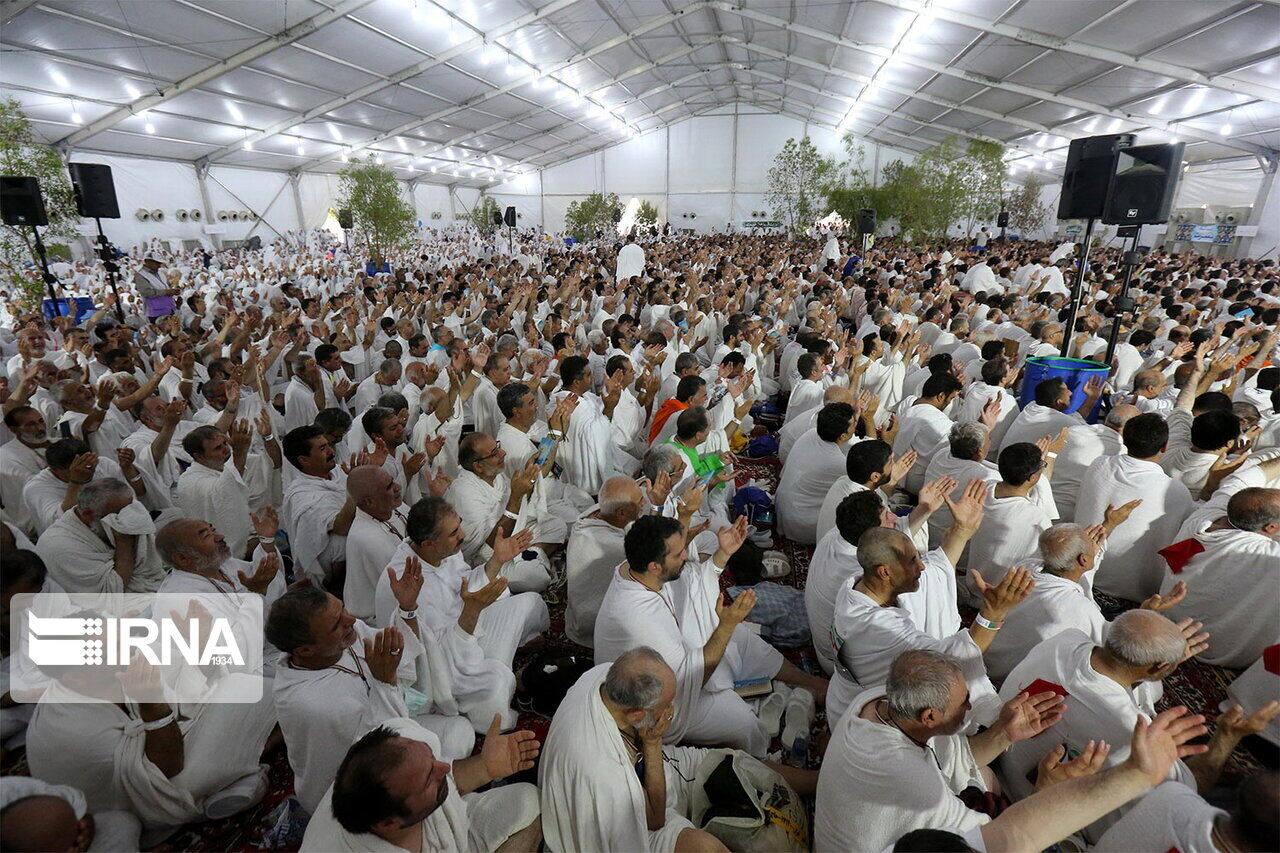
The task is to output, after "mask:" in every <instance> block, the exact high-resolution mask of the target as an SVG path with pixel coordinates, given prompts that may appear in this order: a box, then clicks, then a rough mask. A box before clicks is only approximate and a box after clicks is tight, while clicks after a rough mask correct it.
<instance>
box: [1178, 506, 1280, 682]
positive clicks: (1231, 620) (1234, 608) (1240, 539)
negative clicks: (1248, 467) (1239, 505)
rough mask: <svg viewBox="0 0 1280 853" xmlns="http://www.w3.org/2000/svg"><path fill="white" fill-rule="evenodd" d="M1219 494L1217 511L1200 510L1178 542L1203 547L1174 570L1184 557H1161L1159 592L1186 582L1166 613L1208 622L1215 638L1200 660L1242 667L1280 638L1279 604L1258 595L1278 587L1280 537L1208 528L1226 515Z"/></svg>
mask: <svg viewBox="0 0 1280 853" xmlns="http://www.w3.org/2000/svg"><path fill="white" fill-rule="evenodd" d="M1219 494H1220V495H1221V498H1219V497H1217V496H1215V498H1214V501H1213V504H1214V506H1215V508H1216V509H1217V510H1219V511H1218V512H1210V513H1197V520H1198V521H1199V523H1198V524H1196V525H1195V526H1194V528H1193V530H1192V531H1191V535H1190V536H1189V537H1184V538H1183V539H1180V540H1179V542H1187V540H1194V542H1198V543H1199V547H1201V548H1203V549H1204V550H1203V551H1200V552H1199V553H1197V554H1195V556H1193V557H1191V559H1190V560H1189V561H1187V562H1186V564H1185V565H1181V566H1178V570H1177V571H1176V572H1175V571H1174V570H1173V569H1174V566H1175V565H1176V564H1177V563H1178V562H1180V560H1177V559H1176V558H1175V559H1174V562H1172V563H1171V562H1169V560H1167V559H1165V558H1163V557H1157V560H1158V561H1159V562H1160V563H1162V564H1163V565H1164V567H1166V568H1167V571H1165V573H1164V576H1163V578H1162V580H1161V583H1160V592H1161V593H1162V594H1167V593H1168V592H1169V591H1170V590H1171V589H1172V588H1173V587H1174V585H1175V584H1177V583H1178V581H1185V582H1186V584H1187V595H1186V597H1185V598H1184V599H1183V600H1182V601H1180V602H1179V603H1178V604H1177V605H1175V606H1174V607H1172V608H1171V609H1170V610H1169V612H1168V613H1167V614H1166V615H1167V616H1168V617H1169V618H1170V619H1173V620H1174V621H1177V620H1179V619H1185V618H1187V617H1193V618H1195V619H1197V620H1199V621H1201V622H1203V623H1204V628H1205V630H1206V631H1208V632H1209V636H1210V637H1212V638H1213V642H1212V643H1210V644H1209V648H1208V649H1206V650H1205V651H1203V652H1201V653H1200V655H1199V659H1200V660H1203V661H1204V662H1205V663H1210V664H1213V665H1215V666H1228V667H1232V668H1233V669H1243V668H1244V667H1247V666H1249V665H1250V664H1252V663H1253V662H1254V661H1256V660H1257V659H1258V657H1259V656H1260V655H1261V654H1262V650H1263V649H1265V648H1266V647H1267V646H1271V645H1275V644H1276V643H1278V642H1280V612H1278V611H1280V608H1277V606H1276V602H1275V599H1274V598H1273V597H1271V596H1263V597H1262V598H1261V599H1259V598H1258V597H1257V595H1256V594H1255V593H1263V592H1264V591H1265V590H1274V589H1275V588H1276V585H1277V582H1280V541H1276V540H1275V539H1272V538H1271V537H1270V536H1266V535H1264V534H1262V533H1253V532H1250V531H1248V530H1237V529H1235V528H1233V527H1227V528H1225V529H1221V530H1209V529H1208V528H1209V527H1210V526H1211V525H1212V524H1213V523H1214V522H1216V521H1217V520H1218V519H1219V518H1221V517H1223V516H1225V515H1226V503H1227V500H1228V497H1227V496H1226V495H1223V494H1222V493H1221V492H1220V493H1219ZM1206 516H1211V517H1206ZM1184 531H1185V527H1184ZM1169 544H1175V543H1172V542H1171V543H1169ZM1188 545H1190V543H1189V542H1188ZM1191 548H1192V550H1194V548H1195V546H1194V545H1191Z"/></svg>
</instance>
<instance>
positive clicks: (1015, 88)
mask: <svg viewBox="0 0 1280 853" xmlns="http://www.w3.org/2000/svg"><path fill="white" fill-rule="evenodd" d="M708 2H710V3H711V4H712V5H714V6H717V7H718V8H721V9H726V10H729V11H732V12H734V13H735V14H738V15H741V16H742V17H744V18H747V19H749V20H753V21H758V22H760V23H763V24H769V25H771V26H774V27H779V28H785V29H791V30H794V31H795V32H797V33H799V34H800V35H805V36H809V37H810V38H814V39H818V40H819V41H824V42H826V43H828V44H833V45H836V46H838V47H846V48H849V49H850V50H857V51H862V52H863V53H870V54H872V55H875V56H880V57H884V58H889V57H893V58H894V60H895V61H897V62H902V63H905V64H908V65H914V66H916V67H918V68H924V69H926V70H929V71H936V72H938V73H940V74H946V75H947V76H949V77H956V78H958V79H961V80H965V81H967V82H969V83H973V84H975V85H978V86H986V87H987V88H991V89H1000V90H1002V91H1005V92H1014V93H1015V94H1019V95H1025V96H1026V97H1028V98H1036V99H1039V100H1044V101H1050V102H1053V103H1057V104H1062V105H1064V106H1069V107H1074V108H1076V109H1078V110H1082V111H1084V112H1088V113H1092V114H1096V115H1100V116H1106V117H1108V118H1118V119H1120V120H1121V121H1125V122H1131V123H1133V124H1137V125H1140V126H1143V127H1154V128H1158V129H1160V130H1164V131H1167V132H1169V133H1172V134H1175V135H1177V136H1179V137H1183V138H1190V139H1198V140H1201V141H1203V142H1213V143H1216V144H1218V145H1225V146H1227V147H1229V148H1235V149H1237V150H1240V151H1248V152H1249V153H1251V154H1257V155H1259V156H1263V157H1268V158H1270V157H1274V156H1276V153H1277V152H1275V151H1273V150H1271V149H1270V148H1265V147H1263V146H1261V145H1254V144H1253V143H1251V142H1244V141H1242V140H1239V139H1232V138H1231V137H1224V136H1219V135H1217V134H1215V133H1212V132H1209V131H1203V130H1199V129H1197V128H1193V127H1187V126H1184V125H1182V124H1180V123H1179V122H1177V121H1165V120H1163V119H1157V118H1153V117H1151V116H1147V115H1140V114H1138V113H1131V112H1129V111H1127V110H1121V109H1116V108H1113V107H1107V106H1103V105H1102V104H1094V103H1091V102H1089V101H1084V100H1081V99H1080V98H1075V97H1072V96H1069V95H1062V94H1058V93H1055V92H1050V91H1048V90H1047V89H1037V88H1035V87H1033V86H1026V85H1023V84H1021V83H1010V82H1008V81H1005V80H1000V79H997V78H995V77H988V76H986V75H984V74H976V73H974V72H972V71H966V70H964V69H962V68H953V67H952V66H950V65H945V64H943V63H940V62H933V61H931V60H927V59H923V58H921V57H918V56H912V55H911V54H909V53H906V52H903V53H900V54H894V52H893V51H892V50H890V49H889V48H886V47H881V46H879V45H872V44H863V43H862V42H858V41H853V40H851V39H846V38H841V37H839V36H834V35H831V34H830V33H828V32H825V31H823V30H819V29H816V28H814V27H808V26H804V25H802V24H790V23H788V22H787V21H786V20H784V19H782V18H778V17H776V16H774V15H767V14H765V13H763V12H756V11H754V10H751V9H747V8H745V7H743V6H738V5H735V4H733V3H730V2H728V0H708ZM930 8H933V7H930ZM822 70H823V71H824V72H827V71H828V69H827V68H826V67H825V66H823V68H822ZM1010 118H1011V117H1010ZM1078 118H1079V117H1076V118H1073V119H1072V121H1075V120H1078ZM1000 121H1009V118H1005V117H1001V119H1000ZM1054 132H1056V131H1054Z"/></svg>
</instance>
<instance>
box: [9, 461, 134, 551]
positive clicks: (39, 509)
mask: <svg viewBox="0 0 1280 853" xmlns="http://www.w3.org/2000/svg"><path fill="white" fill-rule="evenodd" d="M93 476H94V479H101V478H103V477H114V478H115V479H117V480H123V479H124V474H122V473H121V471H120V466H119V465H117V464H116V463H115V462H113V461H111V459H109V458H107V457H105V456H99V457H98V467H97V469H95V470H94V472H93ZM66 497H67V484H66V482H65V481H63V480H59V479H58V478H57V477H55V476H54V474H53V469H52V468H45V469H44V470H43V471H41V472H40V473H38V474H36V475H35V476H33V477H31V478H30V479H29V480H27V483H26V486H24V487H23V489H22V503H23V509H24V511H25V512H26V517H27V518H29V519H30V520H31V526H32V527H33V528H34V529H35V533H36V536H39V535H40V534H42V533H44V531H45V530H46V529H47V528H48V527H49V525H50V524H53V523H54V522H55V521H57V520H58V518H59V517H60V516H61V515H62V513H63V512H65V510H63V508H62V502H63V500H65V499H66Z"/></svg>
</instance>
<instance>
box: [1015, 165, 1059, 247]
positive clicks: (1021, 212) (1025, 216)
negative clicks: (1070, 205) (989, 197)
mask: <svg viewBox="0 0 1280 853" xmlns="http://www.w3.org/2000/svg"><path fill="white" fill-rule="evenodd" d="M1043 189H1044V181H1042V180H1041V179H1040V176H1039V175H1037V174H1036V173H1035V172H1032V173H1031V174H1030V175H1027V179H1026V181H1025V182H1023V183H1022V184H1021V185H1020V186H1015V187H1014V188H1013V191H1012V192H1010V193H1009V198H1008V201H1006V202H1005V210H1007V211H1009V227H1011V228H1013V229H1014V230H1015V231H1017V232H1019V233H1020V234H1021V235H1022V237H1023V238H1026V237H1029V236H1030V235H1032V234H1035V233H1036V232H1038V231H1040V230H1041V229H1043V228H1044V227H1045V224H1046V223H1048V221H1049V205H1047V204H1045V203H1044V202H1042V201H1041V200H1040V196H1041V191H1042V190H1043Z"/></svg>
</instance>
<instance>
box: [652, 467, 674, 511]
mask: <svg viewBox="0 0 1280 853" xmlns="http://www.w3.org/2000/svg"><path fill="white" fill-rule="evenodd" d="M670 494H671V472H670V471H659V472H658V476H657V478H656V479H654V481H653V482H652V483H650V484H649V503H651V504H653V505H654V506H662V505H663V504H664V503H666V501H667V497H668V496H669V495H670Z"/></svg>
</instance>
